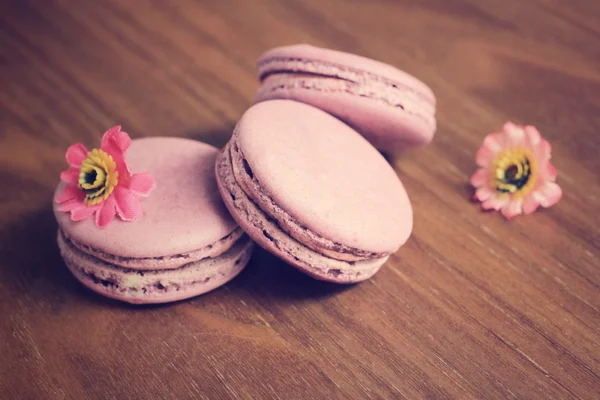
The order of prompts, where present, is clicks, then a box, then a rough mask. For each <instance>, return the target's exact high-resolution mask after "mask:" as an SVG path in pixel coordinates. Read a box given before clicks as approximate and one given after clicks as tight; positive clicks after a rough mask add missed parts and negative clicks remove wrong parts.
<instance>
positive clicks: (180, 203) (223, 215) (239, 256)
mask: <svg viewBox="0 0 600 400" xmlns="http://www.w3.org/2000/svg"><path fill="white" fill-rule="evenodd" d="M217 153H218V150H217V149H216V148H214V147H212V146H209V145H207V144H204V143H200V142H197V141H193V140H188V139H180V138H166V137H157V138H145V139H136V140H133V141H132V140H131V139H130V138H129V136H128V135H127V133H125V132H123V131H121V130H120V127H115V128H112V129H110V130H109V131H107V132H106V133H105V134H104V137H103V138H102V145H101V147H100V148H99V149H94V150H92V151H89V152H88V151H87V150H86V148H85V147H84V146H83V145H81V144H77V145H73V146H71V147H70V148H69V149H68V151H67V154H66V158H67V162H68V163H69V166H70V167H69V169H68V170H67V171H65V172H63V173H62V174H61V180H62V182H61V183H60V185H59V186H58V188H57V190H56V193H55V196H54V213H55V216H56V219H57V221H58V226H59V231H58V244H59V247H60V250H61V254H62V256H63V258H64V260H65V263H66V264H67V267H68V268H69V269H70V270H71V272H72V273H73V275H74V276H75V277H76V278H77V279H78V280H79V281H81V282H82V283H83V284H84V285H85V286H87V287H88V288H90V289H92V290H93V291H95V292H98V293H100V294H102V295H105V296H108V297H112V298H115V299H118V300H122V301H126V302H129V303H164V302H169V301H176V300H182V299H186V298H189V297H192V296H197V295H199V294H202V293H205V292H208V291H210V290H212V289H215V288H217V287H219V286H221V285H223V284H225V283H226V282H228V281H229V280H231V279H233V278H234V277H235V276H236V275H237V274H239V273H240V272H241V270H242V269H243V268H244V266H245V265H246V263H247V262H248V260H249V258H250V254H251V251H252V242H251V241H250V240H249V238H248V236H247V235H245V234H244V232H243V231H242V230H241V229H240V228H239V227H238V226H237V225H236V223H235V222H234V220H233V219H232V218H231V216H230V215H229V214H228V212H227V209H226V208H225V206H224V205H223V203H222V201H221V198H220V196H219V192H218V189H217V185H216V181H215V177H214V165H215V159H216V157H217Z"/></svg>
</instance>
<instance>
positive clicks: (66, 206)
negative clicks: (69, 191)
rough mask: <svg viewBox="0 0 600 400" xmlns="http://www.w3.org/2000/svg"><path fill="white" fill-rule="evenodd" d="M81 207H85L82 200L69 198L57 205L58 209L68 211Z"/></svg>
mask: <svg viewBox="0 0 600 400" xmlns="http://www.w3.org/2000/svg"><path fill="white" fill-rule="evenodd" d="M81 207H85V204H83V202H82V201H80V200H78V199H71V200H67V201H65V202H64V203H62V204H61V205H60V206H58V211H64V212H69V211H73V210H76V209H78V208H81Z"/></svg>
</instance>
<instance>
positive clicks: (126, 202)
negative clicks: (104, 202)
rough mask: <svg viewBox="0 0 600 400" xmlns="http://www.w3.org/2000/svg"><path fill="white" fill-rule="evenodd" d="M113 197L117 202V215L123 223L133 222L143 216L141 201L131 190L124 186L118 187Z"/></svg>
mask: <svg viewBox="0 0 600 400" xmlns="http://www.w3.org/2000/svg"><path fill="white" fill-rule="evenodd" d="M113 196H114V198H115V200H116V202H117V213H118V214H119V217H121V219H122V220H123V221H133V220H134V219H136V218H137V217H139V216H140V215H142V204H141V203H140V199H138V197H137V195H136V194H135V193H134V192H132V191H131V190H129V189H127V188H124V187H123V186H117V187H116V188H115V191H114V194H113ZM113 196H111V197H113Z"/></svg>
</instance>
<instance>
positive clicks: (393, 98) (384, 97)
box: [258, 58, 436, 128]
mask: <svg viewBox="0 0 600 400" xmlns="http://www.w3.org/2000/svg"><path fill="white" fill-rule="evenodd" d="M258 70H259V77H260V80H261V83H262V85H261V87H260V89H259V92H258V96H259V97H268V96H266V95H267V94H268V93H269V92H277V91H280V90H286V89H287V90H289V89H300V90H315V91H321V92H331V93H346V94H349V95H352V96H360V97H364V98H368V99H370V100H373V101H377V102H379V103H382V104H385V105H388V106H390V107H395V108H398V109H400V110H402V111H403V112H405V113H408V114H411V115H413V116H415V117H416V118H418V119H420V120H422V121H423V122H424V123H425V124H426V125H427V126H429V127H433V128H435V125H436V121H435V98H434V97H433V95H431V96H429V95H428V92H426V91H423V90H415V89H414V88H412V87H411V86H408V85H406V84H403V83H401V82H396V81H392V80H389V79H385V78H382V77H380V76H378V75H375V74H373V73H370V72H367V71H362V70H356V69H351V68H348V67H344V66H342V65H337V64H333V63H328V62H324V61H307V60H301V59H294V58H268V59H266V60H263V61H261V62H259V65H258Z"/></svg>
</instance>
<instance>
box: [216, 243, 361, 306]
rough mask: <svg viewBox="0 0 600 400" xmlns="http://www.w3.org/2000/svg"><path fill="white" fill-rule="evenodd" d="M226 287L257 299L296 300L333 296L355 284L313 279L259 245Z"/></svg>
mask: <svg viewBox="0 0 600 400" xmlns="http://www.w3.org/2000/svg"><path fill="white" fill-rule="evenodd" d="M227 286H228V288H229V289H230V290H231V291H232V292H234V293H235V291H237V290H243V291H246V292H248V293H249V294H250V295H251V296H252V297H254V298H256V299H258V300H260V299H273V298H275V299H276V300H277V301H286V300H290V301H296V300H302V299H319V298H326V297H330V296H333V295H335V294H337V293H341V292H344V291H346V290H349V289H351V288H352V287H353V286H355V285H354V284H349V285H348V284H337V283H332V282H325V281H321V280H317V279H314V278H312V277H310V276H309V275H307V274H305V273H303V272H301V271H299V270H298V269H296V268H294V267H292V266H291V265H289V264H287V263H286V262H285V261H282V260H280V259H279V258H277V257H276V256H274V255H272V254H271V253H269V252H267V251H266V250H264V249H262V248H261V247H259V246H256V248H255V250H254V254H253V255H252V258H251V259H250V262H249V263H248V265H247V266H246V268H245V270H244V271H242V273H241V274H240V275H239V276H238V277H237V278H235V279H234V280H233V281H231V282H230V283H228V284H227Z"/></svg>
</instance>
